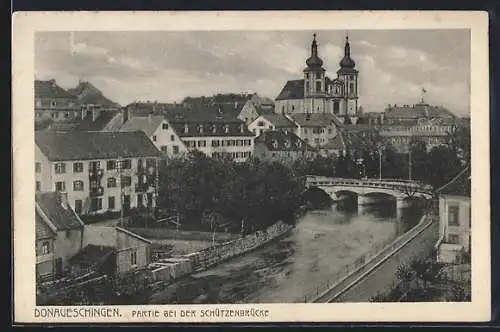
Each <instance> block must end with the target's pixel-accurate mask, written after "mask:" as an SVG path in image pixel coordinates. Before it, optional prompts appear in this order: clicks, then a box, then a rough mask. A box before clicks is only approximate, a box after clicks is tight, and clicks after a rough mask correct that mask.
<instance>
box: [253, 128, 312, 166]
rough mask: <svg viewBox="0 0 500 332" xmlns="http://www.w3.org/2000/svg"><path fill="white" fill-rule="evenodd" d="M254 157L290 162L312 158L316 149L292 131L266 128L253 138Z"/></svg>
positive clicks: (284, 162)
mask: <svg viewBox="0 0 500 332" xmlns="http://www.w3.org/2000/svg"><path fill="white" fill-rule="evenodd" d="M254 155H255V158H258V159H260V160H267V161H278V162H280V163H283V164H291V163H293V162H294V161H295V160H297V159H300V158H303V159H312V158H314V156H315V155H316V150H315V149H314V148H312V147H311V146H309V144H307V143H305V142H304V141H303V140H301V139H300V137H298V136H297V135H295V134H294V133H293V132H291V131H288V132H284V131H281V130H268V131H265V132H264V133H262V134H261V135H260V136H259V137H257V138H256V139H255V153H254Z"/></svg>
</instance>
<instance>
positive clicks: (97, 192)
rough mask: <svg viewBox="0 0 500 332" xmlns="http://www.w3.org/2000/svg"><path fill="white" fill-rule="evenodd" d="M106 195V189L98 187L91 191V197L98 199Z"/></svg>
mask: <svg viewBox="0 0 500 332" xmlns="http://www.w3.org/2000/svg"><path fill="white" fill-rule="evenodd" d="M102 195H104V187H101V186H99V187H97V188H91V189H90V197H98V196H102Z"/></svg>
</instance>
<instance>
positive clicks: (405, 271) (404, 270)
mask: <svg viewBox="0 0 500 332" xmlns="http://www.w3.org/2000/svg"><path fill="white" fill-rule="evenodd" d="M396 277H397V278H398V280H399V281H400V282H401V284H402V285H403V289H404V291H405V292H407V291H408V289H409V287H410V285H409V283H410V281H411V280H412V279H413V277H414V272H413V270H412V269H411V268H410V266H408V265H406V264H404V263H403V264H401V265H399V266H398V269H397V270H396Z"/></svg>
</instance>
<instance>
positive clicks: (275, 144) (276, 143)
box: [271, 139, 278, 149]
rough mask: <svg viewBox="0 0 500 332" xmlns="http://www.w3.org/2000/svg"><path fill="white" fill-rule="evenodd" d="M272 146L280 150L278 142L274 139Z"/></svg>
mask: <svg viewBox="0 0 500 332" xmlns="http://www.w3.org/2000/svg"><path fill="white" fill-rule="evenodd" d="M271 144H272V146H273V149H277V148H278V141H277V140H275V139H273V142H272V143H271Z"/></svg>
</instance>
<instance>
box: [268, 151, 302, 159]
mask: <svg viewBox="0 0 500 332" xmlns="http://www.w3.org/2000/svg"><path fill="white" fill-rule="evenodd" d="M293 155H295V156H305V155H306V152H305V151H293V152H292V151H280V152H273V153H272V154H271V156H272V157H273V158H276V157H291V156H293Z"/></svg>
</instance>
